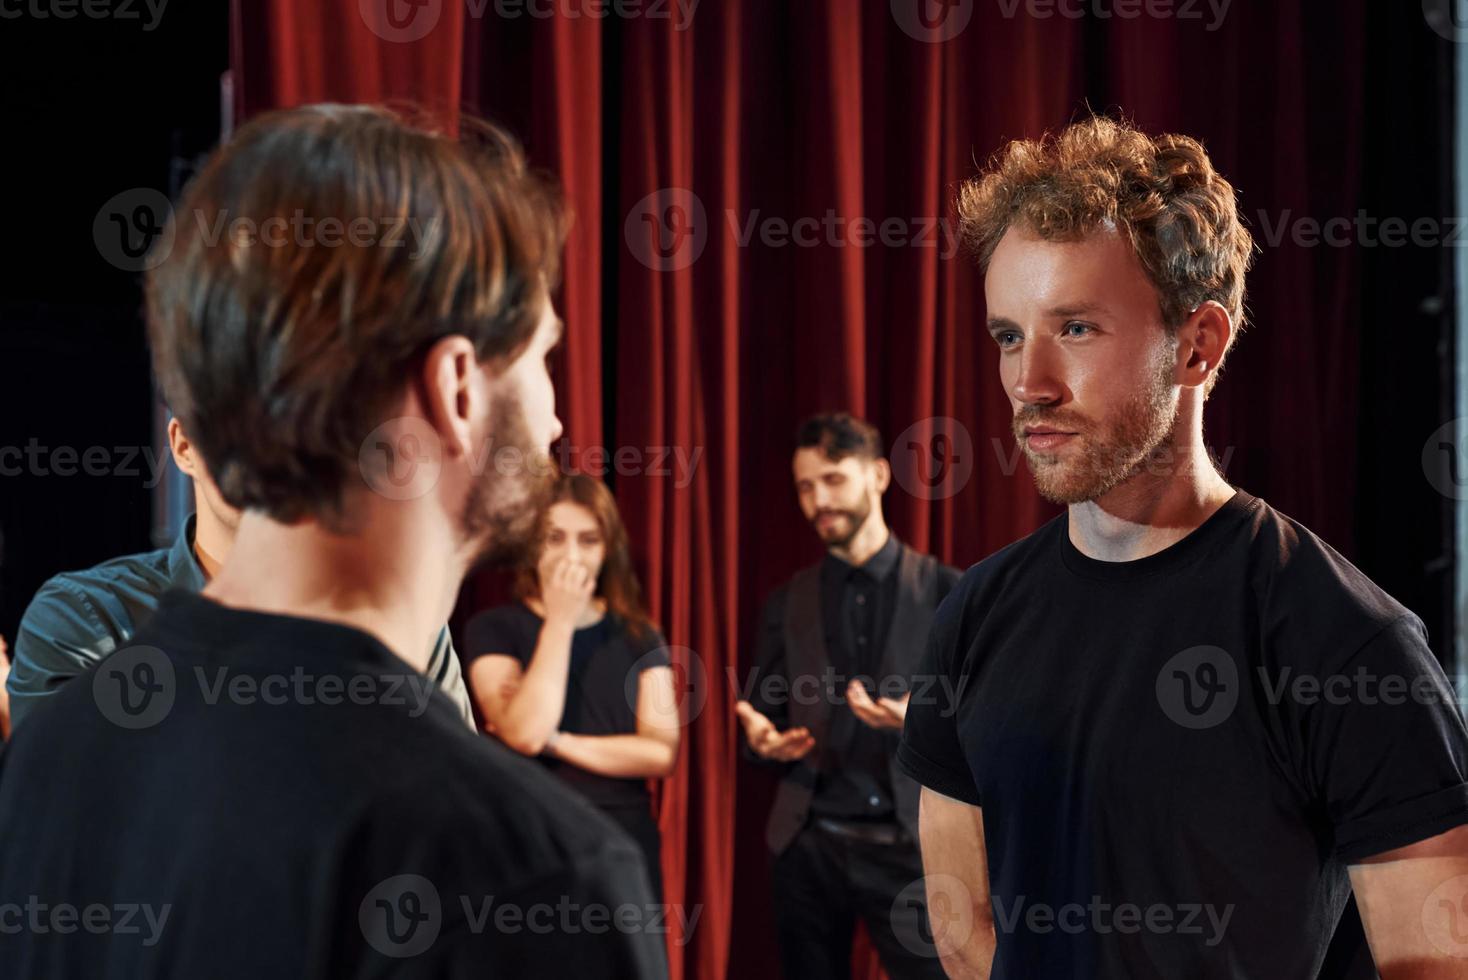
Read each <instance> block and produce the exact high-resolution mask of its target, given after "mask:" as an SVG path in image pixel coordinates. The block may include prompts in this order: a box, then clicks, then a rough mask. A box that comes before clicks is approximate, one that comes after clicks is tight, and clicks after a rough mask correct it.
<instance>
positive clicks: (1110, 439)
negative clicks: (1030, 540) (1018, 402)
mask: <svg viewBox="0 0 1468 980" xmlns="http://www.w3.org/2000/svg"><path fill="white" fill-rule="evenodd" d="M1175 349H1176V348H1175V346H1174V345H1163V348H1162V353H1163V354H1164V355H1165V356H1159V357H1158V359H1157V361H1158V363H1157V364H1156V365H1155V370H1154V371H1153V372H1152V373H1151V376H1150V379H1149V381H1148V384H1147V386H1146V387H1145V388H1144V389H1143V390H1141V391H1139V392H1137V393H1136V396H1135V397H1134V398H1132V399H1131V400H1130V401H1128V402H1126V403H1125V404H1124V405H1122V406H1121V408H1120V409H1119V410H1118V411H1117V412H1116V414H1115V415H1114V416H1113V417H1112V418H1111V419H1109V420H1107V422H1106V425H1105V430H1104V433H1102V434H1097V433H1096V432H1095V431H1094V427H1093V426H1092V425H1091V424H1090V422H1089V420H1087V419H1084V418H1081V417H1077V416H1071V415H1067V414H1065V413H1064V412H1059V411H1050V410H1048V409H1047V408H1045V406H1042V405H1028V406H1026V407H1025V408H1023V409H1022V410H1021V411H1020V412H1019V413H1018V414H1017V415H1015V417H1014V422H1013V427H1014V435H1015V438H1016V439H1018V440H1019V444H1020V447H1021V448H1023V449H1024V453H1025V462H1027V463H1028V464H1029V467H1030V472H1031V473H1032V474H1034V477H1035V489H1037V490H1038V491H1039V492H1040V496H1042V497H1044V498H1045V499H1046V500H1049V501H1050V502H1051V503H1056V504H1065V505H1070V504H1079V503H1084V502H1085V501H1088V500H1095V499H1096V498H1098V497H1101V496H1104V495H1105V494H1106V493H1108V492H1110V491H1111V490H1114V489H1115V488H1116V487H1118V486H1120V485H1121V484H1123V483H1125V482H1126V481H1127V480H1129V479H1131V478H1132V477H1133V476H1135V475H1136V474H1137V472H1138V471H1139V470H1140V469H1141V468H1142V467H1143V465H1144V464H1145V463H1146V462H1147V461H1148V459H1149V458H1151V457H1152V455H1153V454H1154V453H1158V451H1159V449H1162V447H1163V443H1164V442H1165V441H1166V440H1167V439H1168V437H1169V436H1170V435H1171V434H1172V429H1173V425H1174V424H1175V423H1176V421H1177V398H1176V397H1175V395H1174V392H1173V387H1172V370H1173V357H1172V353H1173V351H1174V350H1175ZM1028 425H1050V426H1055V427H1056V428H1059V429H1064V430H1066V431H1074V432H1075V433H1076V439H1075V441H1076V442H1077V443H1078V445H1076V446H1074V447H1065V446H1062V447H1061V450H1060V452H1057V453H1040V452H1032V451H1031V450H1030V448H1029V446H1028V444H1027V442H1028V441H1027V440H1026V439H1025V437H1024V430H1025V426H1028ZM1067 450H1068V451H1069V454H1070V458H1068V459H1067V458H1066V452H1067ZM1160 455H1162V454H1161V453H1159V456H1160Z"/></svg>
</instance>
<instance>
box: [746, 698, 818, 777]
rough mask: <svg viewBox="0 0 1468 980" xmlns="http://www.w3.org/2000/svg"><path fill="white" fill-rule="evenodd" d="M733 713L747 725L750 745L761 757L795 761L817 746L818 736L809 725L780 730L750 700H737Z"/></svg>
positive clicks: (777, 760) (778, 760)
mask: <svg viewBox="0 0 1468 980" xmlns="http://www.w3.org/2000/svg"><path fill="white" fill-rule="evenodd" d="M734 713H735V714H736V715H738V716H739V723H740V724H742V725H743V726H744V737H745V738H747V739H749V747H750V748H751V749H753V750H754V754H755V755H757V756H759V757H760V758H761V759H772V760H774V761H776V762H794V761H796V760H797V759H803V758H805V757H806V755H808V754H809V753H810V750H811V749H813V748H815V745H816V740H815V739H814V738H813V737H812V736H811V733H810V731H809V730H808V729H805V728H791V729H789V730H788V731H784V732H781V731H779V730H778V729H777V728H775V723H774V722H772V721H770V719H768V718H766V717H765V716H764V715H762V714H760V713H759V712H758V711H756V710H755V708H754V705H752V704H750V703H749V702H748V701H737V702H735V704H734Z"/></svg>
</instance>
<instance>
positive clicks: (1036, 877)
mask: <svg viewBox="0 0 1468 980" xmlns="http://www.w3.org/2000/svg"><path fill="white" fill-rule="evenodd" d="M921 669H922V671H923V672H925V673H931V674H934V675H936V676H937V677H938V678H939V679H940V680H941V681H942V683H943V686H944V687H945V689H947V690H950V691H953V692H956V699H954V698H950V699H948V701H947V703H939V704H933V705H929V704H924V705H921V706H918V705H914V706H913V707H912V708H910V709H909V711H908V714H907V724H906V730H905V733H904V737H903V742H902V747H901V750H900V753H899V755H898V759H899V762H900V763H901V765H902V767H903V768H904V769H905V770H906V771H907V772H909V773H911V774H912V775H913V777H915V778H916V779H919V780H921V781H922V782H923V783H924V784H925V785H927V786H929V787H931V788H932V789H934V790H936V791H938V792H939V793H942V794H944V795H946V796H948V797H951V798H953V799H956V800H961V801H964V802H967V803H970V804H973V805H974V806H981V807H982V808H983V823H984V834H985V843H986V847H987V851H988V860H989V879H990V884H991V889H992V893H993V908H994V918H995V929H996V934H997V937H998V950H997V953H996V956H995V960H994V974H993V975H994V978H995V980H1003V978H1015V977H1033V976H1045V977H1051V976H1055V977H1060V976H1064V977H1077V978H1087V977H1108V978H1109V977H1117V978H1120V977H1127V978H1132V977H1168V978H1171V977H1189V978H1201V980H1207V978H1215V977H1216V978H1225V977H1226V978H1231V980H1233V978H1261V980H1305V978H1313V977H1315V976H1316V974H1317V972H1318V970H1319V968H1320V965H1321V961H1322V959H1323V958H1324V955H1325V951H1326V947H1327V945H1328V943H1329V941H1330V937H1331V933H1332V931H1333V930H1334V929H1335V926H1336V922H1337V920H1338V919H1339V917H1340V915H1341V910H1342V908H1343V906H1344V905H1345V903H1346V899H1347V897H1348V896H1349V894H1350V883H1349V880H1348V878H1347V873H1346V867H1347V865H1348V864H1350V863H1352V862H1355V861H1359V860H1360V859H1361V858H1363V857H1366V856H1368V855H1372V854H1377V853H1380V852H1382V851H1386V850H1390V849H1393V848H1397V847H1401V846H1404V845H1407V844H1410V843H1413V842H1415V841H1418V840H1422V839H1425V838H1428V837H1432V836H1434V835H1436V834H1439V833H1442V832H1444V831H1446V830H1448V829H1450V828H1452V827H1454V826H1457V825H1459V824H1463V823H1468V732H1465V730H1464V725H1463V721H1462V719H1461V718H1460V717H1459V714H1458V711H1457V709H1456V707H1455V704H1454V695H1453V692H1452V691H1451V689H1450V688H1449V686H1448V683H1447V680H1446V678H1445V677H1444V675H1443V672H1442V670H1441V668H1440V667H1439V665H1438V663H1437V661H1436V660H1435V659H1434V658H1433V656H1432V653H1431V651H1430V650H1429V649H1428V647H1427V642H1426V634H1425V631H1424V629H1423V627H1422V624H1421V622H1420V621H1419V620H1418V619H1417V617H1416V616H1414V615H1412V614H1411V613H1410V612H1408V611H1407V610H1406V609H1404V608H1403V607H1402V606H1401V605H1399V604H1398V603H1397V602H1396V601H1394V600H1393V599H1392V598H1391V597H1390V596H1388V595H1386V594H1385V593H1384V592H1382V591H1381V590H1380V589H1378V588H1377V587H1376V586H1375V585H1373V584H1372V583H1371V582H1370V580H1368V579H1367V578H1366V577H1365V576H1364V575H1362V574H1361V573H1360V572H1359V571H1358V570H1357V569H1356V568H1354V567H1353V566H1352V565H1351V564H1350V563H1349V562H1347V561H1346V560H1345V559H1344V558H1342V557H1341V556H1340V555H1339V554H1337V553H1336V552H1335V551H1333V550H1332V549H1331V548H1330V547H1329V546H1328V545H1326V544H1325V543H1324V542H1322V541H1321V540H1320V539H1318V538H1317V537H1315V535H1313V534H1312V533H1310V531H1308V530H1307V529H1306V528H1304V527H1302V526H1301V525H1299V524H1297V523H1296V522H1294V521H1292V520H1290V519H1289V518H1288V517H1285V516H1284V515H1282V514H1280V513H1278V512H1277V511H1275V510H1274V509H1273V508H1271V507H1269V506H1268V505H1267V504H1266V503H1265V502H1264V501H1262V500H1258V499H1256V498H1254V497H1251V496H1250V495H1249V494H1247V493H1244V492H1243V491H1239V492H1238V493H1236V494H1235V495H1234V497H1233V498H1232V499H1231V500H1230V501H1229V502H1228V503H1227V504H1225V505H1224V506H1223V507H1222V508H1221V509H1220V510H1219V511H1218V512H1216V513H1215V514H1213V515H1212V516H1211V517H1210V518H1209V519H1208V520H1207V521H1205V522H1204V523H1203V525H1202V526H1200V527H1199V528H1197V529H1196V530H1195V531H1193V532H1192V533H1191V534H1189V535H1188V536H1187V537H1186V538H1184V539H1183V540H1181V541H1179V542H1177V543H1175V544H1173V545H1172V546H1171V547H1168V548H1165V549H1163V550H1162V551H1160V552H1158V553H1156V554H1153V555H1150V556H1148V557H1145V558H1142V559H1138V560H1136V561H1129V562H1105V561H1098V560H1096V559H1093V558H1089V557H1087V556H1086V555H1084V554H1082V553H1081V552H1080V551H1079V550H1077V549H1076V547H1075V546H1074V545H1073V544H1072V543H1071V541H1070V536H1069V533H1068V522H1067V519H1066V517H1065V516H1064V515H1062V516H1061V517H1059V518H1057V519H1056V520H1054V521H1052V522H1050V523H1049V524H1047V525H1045V526H1044V527H1042V528H1041V529H1040V530H1038V531H1036V532H1035V533H1034V534H1032V535H1030V536H1029V537H1027V538H1025V539H1023V540H1021V541H1019V542H1017V543H1015V544H1013V545H1010V546H1009V547H1007V548H1005V549H1003V550H1002V551H999V552H998V553H996V554H994V555H993V556H991V557H989V558H988V559H986V560H985V561H983V562H981V563H979V564H978V565H976V566H974V567H973V568H971V569H970V570H969V571H968V573H967V574H966V575H965V576H964V578H963V581H962V583H961V584H960V585H959V587H958V588H957V589H956V590H955V591H954V593H953V595H951V596H950V597H949V599H948V601H947V602H945V603H944V604H943V607H942V608H941V609H940V610H939V613H938V617H937V620H936V621H935V623H934V625H933V630H932V635H931V638H930V641H929V645H928V651H927V653H926V655H925V657H924V661H923V666H922V668H921ZM1404 692H1415V693H1411V694H1410V696H1407V697H1405V698H1403V693H1404ZM1138 923H1144V924H1146V926H1145V927H1139V926H1138Z"/></svg>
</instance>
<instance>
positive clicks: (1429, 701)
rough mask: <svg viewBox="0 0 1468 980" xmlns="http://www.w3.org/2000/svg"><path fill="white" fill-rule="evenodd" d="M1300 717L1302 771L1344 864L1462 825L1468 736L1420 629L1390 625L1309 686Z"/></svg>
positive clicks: (1467, 791)
mask: <svg viewBox="0 0 1468 980" xmlns="http://www.w3.org/2000/svg"><path fill="white" fill-rule="evenodd" d="M1294 690H1296V691H1297V692H1298V691H1303V692H1304V695H1297V697H1296V700H1302V699H1304V698H1305V696H1306V695H1308V700H1307V701H1306V702H1305V706H1301V705H1296V708H1297V709H1299V710H1300V711H1301V720H1302V721H1303V730H1304V737H1303V740H1302V742H1301V743H1300V746H1301V751H1302V753H1303V755H1304V758H1303V759H1301V760H1299V764H1300V765H1301V766H1302V767H1303V771H1304V772H1306V773H1307V774H1308V778H1310V779H1311V781H1312V782H1313V783H1314V786H1313V789H1314V791H1315V792H1316V793H1318V794H1319V797H1320V799H1321V801H1322V803H1323V805H1324V807H1325V810H1326V812H1327V814H1328V815H1329V818H1330V820H1331V822H1332V824H1333V825H1334V828H1335V852H1336V856H1337V857H1338V858H1339V859H1341V860H1342V861H1346V862H1351V861H1356V860H1359V859H1361V858H1365V857H1369V856H1370V855H1373V854H1379V853H1381V852H1383V851H1389V850H1393V849H1395V848H1398V847H1405V846H1406V845H1408V844H1413V843H1416V842H1417V841H1420V840H1425V839H1427V838H1429V837H1434V836H1436V835H1438V834H1440V833H1443V832H1445V831H1447V830H1450V829H1452V828H1453V827H1456V826H1458V825H1460V824H1465V823H1468V731H1465V729H1464V725H1463V719H1462V716H1461V715H1460V714H1459V712H1458V708H1457V702H1456V698H1455V696H1454V694H1453V690H1452V688H1451V686H1450V685H1449V684H1448V679H1447V677H1446V676H1445V675H1444V674H1443V671H1442V668H1441V666H1439V664H1438V662H1437V659H1436V658H1435V657H1434V656H1433V655H1432V651H1431V650H1430V649H1429V648H1428V645H1427V637H1426V631H1425V630H1424V629H1423V626H1422V623H1421V622H1420V621H1419V620H1418V619H1417V617H1415V616H1411V615H1407V616H1403V617H1402V618H1400V619H1398V620H1396V621H1395V622H1393V623H1391V624H1390V625H1388V626H1387V627H1385V628H1384V629H1382V630H1381V631H1380V632H1378V633H1377V634H1376V635H1375V636H1374V637H1373V638H1372V639H1371V640H1369V641H1368V642H1367V643H1366V644H1365V645H1363V646H1362V647H1361V648H1360V649H1359V650H1358V651H1356V653H1355V654H1354V655H1353V656H1351V657H1350V658H1349V659H1348V660H1347V661H1346V663H1345V665H1344V666H1343V667H1342V668H1340V669H1338V670H1337V671H1335V672H1333V673H1332V674H1331V675H1330V676H1329V677H1326V678H1323V679H1322V681H1321V683H1320V685H1319V687H1318V690H1317V688H1316V687H1315V686H1314V682H1313V681H1312V684H1311V686H1310V687H1308V688H1301V687H1298V686H1297V687H1296V688H1294Z"/></svg>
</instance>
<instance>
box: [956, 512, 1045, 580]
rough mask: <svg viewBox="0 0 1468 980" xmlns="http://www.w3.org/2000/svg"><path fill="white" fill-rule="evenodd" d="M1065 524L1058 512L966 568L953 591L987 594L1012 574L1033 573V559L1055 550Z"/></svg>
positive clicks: (1013, 575) (1012, 576)
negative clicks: (1056, 515) (1025, 533)
mask: <svg viewBox="0 0 1468 980" xmlns="http://www.w3.org/2000/svg"><path fill="white" fill-rule="evenodd" d="M1065 522H1066V515H1065V514H1064V513H1062V514H1060V515H1059V516H1058V517H1055V518H1053V519H1051V520H1049V521H1046V522H1045V523H1044V524H1042V525H1040V526H1039V527H1038V528H1036V529H1035V530H1034V531H1031V532H1030V533H1029V534H1027V535H1025V536H1024V537H1022V538H1020V539H1018V540H1016V541H1011V542H1010V543H1009V544H1007V545H1005V546H1004V547H1002V548H1000V549H999V550H998V551H995V552H993V553H991V554H990V555H989V556H988V557H986V558H982V559H980V560H979V561H977V562H975V563H974V564H972V565H970V566H969V567H968V568H967V569H965V570H964V571H963V572H962V573H961V574H960V576H959V578H958V582H957V584H956V585H955V586H954V590H953V591H954V592H955V593H961V594H963V595H968V596H972V595H975V594H980V593H985V592H989V591H992V590H993V589H995V588H998V587H1002V586H1003V585H1005V584H1006V583H1008V582H1009V581H1010V580H1012V579H1013V578H1014V577H1015V576H1016V575H1020V574H1023V573H1025V572H1028V571H1031V570H1033V569H1034V568H1035V567H1036V564H1035V560H1036V559H1037V558H1040V557H1042V556H1044V555H1046V554H1048V553H1049V552H1050V551H1051V550H1052V549H1054V548H1055V545H1056V540H1057V536H1058V535H1060V534H1063V533H1064V532H1065V527H1066V523H1065Z"/></svg>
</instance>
